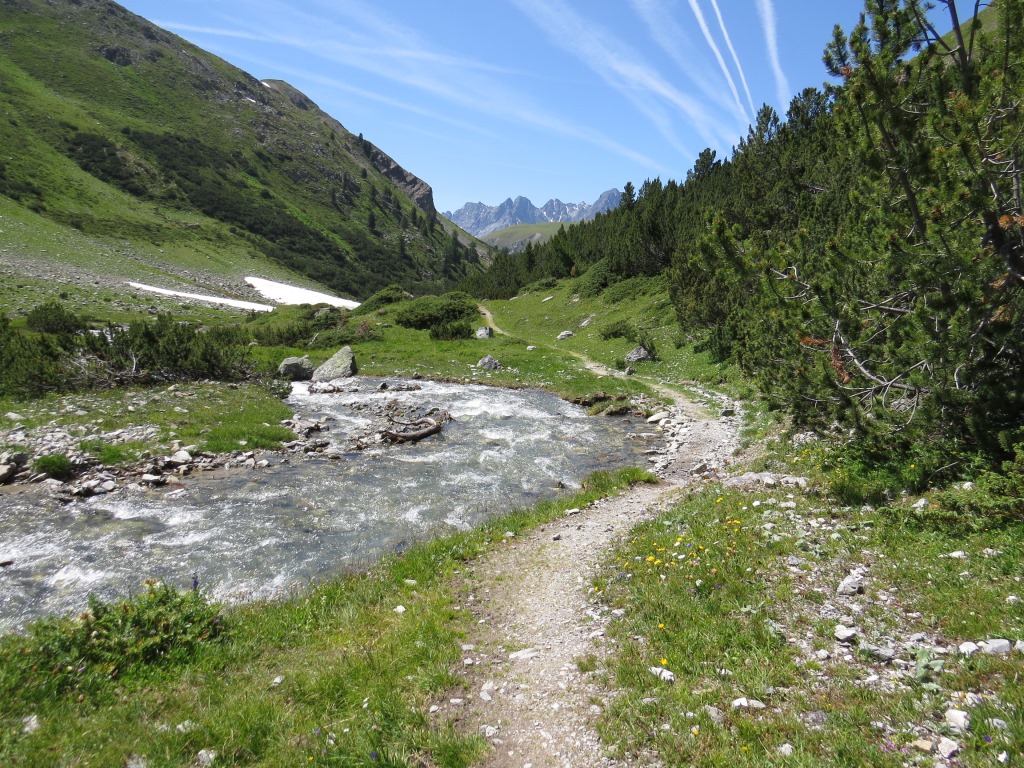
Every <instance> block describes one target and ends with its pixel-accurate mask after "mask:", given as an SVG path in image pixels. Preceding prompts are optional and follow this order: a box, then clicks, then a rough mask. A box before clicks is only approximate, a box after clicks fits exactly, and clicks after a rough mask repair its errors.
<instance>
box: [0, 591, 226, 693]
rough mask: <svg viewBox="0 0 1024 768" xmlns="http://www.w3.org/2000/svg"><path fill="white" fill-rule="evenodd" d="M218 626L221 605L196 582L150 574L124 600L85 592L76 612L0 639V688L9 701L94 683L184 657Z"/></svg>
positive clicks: (218, 633)
mask: <svg viewBox="0 0 1024 768" xmlns="http://www.w3.org/2000/svg"><path fill="white" fill-rule="evenodd" d="M223 630H224V623H223V618H222V616H221V611H220V606H219V605H217V604H215V603H210V602H208V601H207V600H206V598H205V597H204V596H203V595H202V594H201V593H199V592H198V591H195V590H193V591H188V592H179V591H178V590H176V589H174V588H173V587H170V586H168V585H167V584H162V583H161V584H158V583H157V582H155V581H152V580H150V581H147V582H146V591H145V592H144V593H143V594H141V595H138V596H137V597H134V598H132V599H129V600H120V601H117V602H114V603H107V602H104V601H102V600H100V599H99V598H97V597H95V596H94V595H90V597H89V608H88V610H87V611H85V612H83V613H82V614H81V615H80V616H79V617H78V618H50V619H42V620H40V621H38V622H35V623H34V624H32V625H30V626H29V627H28V636H27V637H24V638H12V639H10V640H8V641H7V642H5V643H3V644H2V645H0V670H2V671H0V693H3V694H4V696H3V698H4V700H7V701H11V700H14V698H15V697H16V698H18V699H21V700H25V699H29V700H32V699H38V698H44V697H48V696H54V695H61V694H64V693H67V692H69V691H79V690H96V689H98V688H101V687H103V686H105V685H107V684H108V683H109V681H111V680H115V679H117V678H121V677H125V676H126V675H127V674H128V673H129V672H131V671H141V670H142V669H144V668H145V667H148V666H173V665H176V664H182V663H184V662H187V661H189V660H190V658H191V657H192V655H193V654H194V653H195V651H196V650H197V649H198V648H199V647H200V646H201V645H202V644H203V643H208V642H211V641H215V640H217V639H218V638H219V637H220V636H221V635H222V632H223Z"/></svg>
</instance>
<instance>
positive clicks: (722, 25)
mask: <svg viewBox="0 0 1024 768" xmlns="http://www.w3.org/2000/svg"><path fill="white" fill-rule="evenodd" d="M711 7H712V8H714V9H715V16H717V17H718V26H719V28H720V29H721V30H722V36H723V37H724V38H725V44H726V45H727V46H729V53H731V54H732V60H733V62H734V63H735V64H736V71H737V72H739V73H740V82H742V83H743V90H744V91H745V92H746V94H747V103H748V104H749V105H750V114H752V115H756V114H757V110H756V109H754V99H753V98H751V96H750V87H749V86H748V85H747V76H746V75H744V74H743V67H742V66H740V59H739V56H737V55H736V49H735V48H733V47H732V40H731V39H729V31H728V30H727V29H726V28H725V21H724V20H723V19H722V12H721V11H720V10H719V9H718V0H711ZM730 82H731V81H730ZM732 91H733V94H735V93H736V88H735V87H734V88H733V89H732ZM737 101H738V99H737Z"/></svg>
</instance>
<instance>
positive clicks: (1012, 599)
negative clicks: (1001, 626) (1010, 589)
mask: <svg viewBox="0 0 1024 768" xmlns="http://www.w3.org/2000/svg"><path fill="white" fill-rule="evenodd" d="M1019 602H1020V598H1019V597H1017V595H1007V596H1006V604H1007V605H1016V604H1017V603H1019Z"/></svg>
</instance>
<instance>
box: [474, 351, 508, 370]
mask: <svg viewBox="0 0 1024 768" xmlns="http://www.w3.org/2000/svg"><path fill="white" fill-rule="evenodd" d="M476 367H477V368H484V369H486V370H488V371H500V370H501V369H502V367H503V366H502V364H501V363H499V362H498V361H497V360H495V359H494V358H493V357H491V356H490V355H487V357H483V358H481V359H480V361H479V362H478V363H477V364H476Z"/></svg>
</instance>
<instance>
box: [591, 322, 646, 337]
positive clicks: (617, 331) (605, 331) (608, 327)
mask: <svg viewBox="0 0 1024 768" xmlns="http://www.w3.org/2000/svg"><path fill="white" fill-rule="evenodd" d="M597 333H598V335H600V337H601V338H602V339H604V340H605V341H608V340H609V339H627V340H629V341H636V327H635V326H634V325H633V324H632V323H631V322H629V321H628V320H613V321H612V322H610V323H607V324H605V325H603V326H601V327H600V328H599V329H598V331H597Z"/></svg>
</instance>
